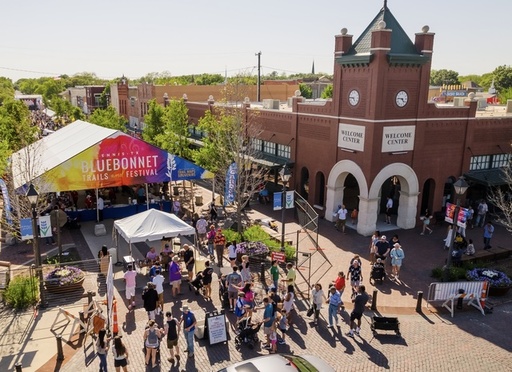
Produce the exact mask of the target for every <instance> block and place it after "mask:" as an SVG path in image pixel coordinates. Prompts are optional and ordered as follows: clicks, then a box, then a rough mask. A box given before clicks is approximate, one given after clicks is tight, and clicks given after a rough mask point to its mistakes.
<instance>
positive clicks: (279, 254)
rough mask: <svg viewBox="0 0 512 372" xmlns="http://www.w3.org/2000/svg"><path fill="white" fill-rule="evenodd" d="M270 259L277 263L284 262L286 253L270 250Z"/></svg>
mask: <svg viewBox="0 0 512 372" xmlns="http://www.w3.org/2000/svg"><path fill="white" fill-rule="evenodd" d="M271 259H272V261H274V260H275V261H277V262H279V263H284V262H286V255H285V254H284V253H282V252H272V255H271Z"/></svg>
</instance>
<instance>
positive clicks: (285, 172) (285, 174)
mask: <svg viewBox="0 0 512 372" xmlns="http://www.w3.org/2000/svg"><path fill="white" fill-rule="evenodd" d="M279 175H280V176H281V180H282V181H283V192H282V195H281V252H284V231H285V228H284V224H285V221H284V218H285V210H286V184H287V183H288V181H289V180H290V177H291V176H292V173H291V172H290V169H289V168H288V167H287V166H286V164H285V165H284V166H283V168H281V170H280V171H279Z"/></svg>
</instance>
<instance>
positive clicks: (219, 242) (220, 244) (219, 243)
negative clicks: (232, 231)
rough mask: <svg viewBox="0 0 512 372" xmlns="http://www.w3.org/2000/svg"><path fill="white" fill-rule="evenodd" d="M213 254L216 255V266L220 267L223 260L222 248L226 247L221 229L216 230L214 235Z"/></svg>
mask: <svg viewBox="0 0 512 372" xmlns="http://www.w3.org/2000/svg"><path fill="white" fill-rule="evenodd" d="M214 244H215V253H217V266H218V267H222V260H223V258H224V248H225V247H226V237H225V236H224V234H223V233H222V230H221V229H217V233H216V234H215V241H214Z"/></svg>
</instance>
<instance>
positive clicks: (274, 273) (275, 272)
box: [270, 260, 279, 293]
mask: <svg viewBox="0 0 512 372" xmlns="http://www.w3.org/2000/svg"><path fill="white" fill-rule="evenodd" d="M270 276H271V277H272V284H273V285H274V288H275V290H276V293H279V286H278V284H279V266H277V261H276V260H274V261H272V266H270Z"/></svg>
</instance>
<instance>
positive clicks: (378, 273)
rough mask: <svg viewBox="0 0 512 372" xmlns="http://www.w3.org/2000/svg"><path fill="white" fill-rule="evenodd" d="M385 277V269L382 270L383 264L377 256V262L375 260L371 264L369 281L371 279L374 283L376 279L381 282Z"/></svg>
mask: <svg viewBox="0 0 512 372" xmlns="http://www.w3.org/2000/svg"><path fill="white" fill-rule="evenodd" d="M385 278H386V271H385V270H384V264H383V263H382V259H380V258H377V262H375V263H374V264H373V266H372V271H371V272H370V281H371V280H372V279H373V282H374V283H375V282H376V281H377V280H378V281H380V282H381V283H382V282H383V281H384V279H385Z"/></svg>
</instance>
